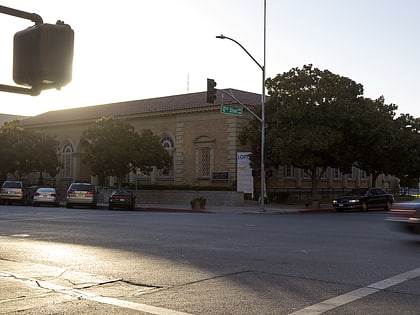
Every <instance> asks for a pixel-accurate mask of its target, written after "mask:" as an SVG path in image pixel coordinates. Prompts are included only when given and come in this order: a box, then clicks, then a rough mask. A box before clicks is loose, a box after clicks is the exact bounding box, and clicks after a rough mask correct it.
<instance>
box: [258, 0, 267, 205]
mask: <svg viewBox="0 0 420 315" xmlns="http://www.w3.org/2000/svg"><path fill="white" fill-rule="evenodd" d="M266 11H267V10H266V0H264V40H263V42H264V44H263V45H264V48H263V54H264V57H263V58H264V63H263V66H262V93H261V200H260V211H261V212H264V211H265V209H264V201H265V200H264V199H265V165H264V159H265V152H264V151H265V44H266Z"/></svg>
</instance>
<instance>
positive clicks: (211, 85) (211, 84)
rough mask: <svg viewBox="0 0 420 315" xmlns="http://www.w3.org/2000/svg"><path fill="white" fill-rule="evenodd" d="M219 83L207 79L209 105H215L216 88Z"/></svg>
mask: <svg viewBox="0 0 420 315" xmlns="http://www.w3.org/2000/svg"><path fill="white" fill-rule="evenodd" d="M216 85H217V83H216V82H215V81H214V80H213V79H207V103H212V104H213V103H214V100H215V99H216V89H215V87H216Z"/></svg>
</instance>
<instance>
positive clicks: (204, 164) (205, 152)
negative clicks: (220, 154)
mask: <svg viewBox="0 0 420 315" xmlns="http://www.w3.org/2000/svg"><path fill="white" fill-rule="evenodd" d="M210 162H211V156H210V148H209V147H204V148H200V150H199V167H200V168H199V176H200V177H210V173H211V168H210Z"/></svg>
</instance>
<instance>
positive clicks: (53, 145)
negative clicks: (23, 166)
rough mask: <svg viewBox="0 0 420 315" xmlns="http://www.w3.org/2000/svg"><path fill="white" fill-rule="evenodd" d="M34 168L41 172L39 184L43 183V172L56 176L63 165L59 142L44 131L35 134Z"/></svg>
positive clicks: (33, 149)
mask: <svg viewBox="0 0 420 315" xmlns="http://www.w3.org/2000/svg"><path fill="white" fill-rule="evenodd" d="M32 143H33V148H32V162H33V170H34V171H38V172H39V179H38V184H40V185H43V184H44V181H43V173H47V174H49V175H50V176H51V177H55V176H56V175H57V174H58V172H59V171H60V169H61V167H62V163H61V161H60V160H59V157H58V150H59V149H58V147H59V142H58V141H57V140H56V139H55V138H54V137H51V136H49V135H46V134H44V133H34V134H33V141H32Z"/></svg>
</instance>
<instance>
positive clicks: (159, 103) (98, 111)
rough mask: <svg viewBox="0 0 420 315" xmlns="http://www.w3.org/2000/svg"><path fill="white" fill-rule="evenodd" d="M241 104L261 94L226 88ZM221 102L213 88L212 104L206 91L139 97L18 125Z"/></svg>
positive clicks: (231, 101) (42, 116)
mask: <svg viewBox="0 0 420 315" xmlns="http://www.w3.org/2000/svg"><path fill="white" fill-rule="evenodd" d="M226 91H230V92H231V93H232V94H233V95H234V96H235V97H236V98H237V99H239V100H240V101H241V102H242V103H243V104H245V105H248V106H255V105H259V104H261V94H256V93H251V92H246V91H241V90H235V89H227V90H226ZM221 103H222V92H221V91H220V90H217V98H216V101H215V102H214V104H209V103H206V92H197V93H189V94H181V95H173V96H164V97H157V98H150V99H143V100H134V101H126V102H118V103H110V104H103V105H94V106H86V107H78V108H71V109H63V110H56V111H49V112H46V113H43V114H40V115H37V116H33V117H29V118H26V119H24V120H22V122H21V125H22V126H34V125H40V124H50V123H66V122H74V121H85V120H92V119H97V118H100V117H102V116H113V117H116V116H133V115H141V114H148V113H156V114H158V113H164V112H168V111H177V110H193V109H200V108H211V107H215V108H217V107H219V106H220V105H221ZM223 103H224V104H237V101H235V100H234V99H233V98H232V97H230V96H228V95H223Z"/></svg>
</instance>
